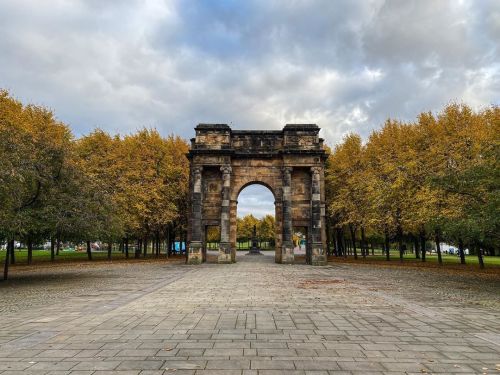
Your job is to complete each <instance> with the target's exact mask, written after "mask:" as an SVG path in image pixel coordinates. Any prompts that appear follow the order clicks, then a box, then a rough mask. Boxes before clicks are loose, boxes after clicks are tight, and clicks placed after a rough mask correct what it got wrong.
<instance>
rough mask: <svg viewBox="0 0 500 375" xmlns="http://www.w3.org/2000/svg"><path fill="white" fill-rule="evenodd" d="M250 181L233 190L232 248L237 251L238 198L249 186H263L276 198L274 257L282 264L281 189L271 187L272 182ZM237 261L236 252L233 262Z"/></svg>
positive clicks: (238, 185)
mask: <svg viewBox="0 0 500 375" xmlns="http://www.w3.org/2000/svg"><path fill="white" fill-rule="evenodd" d="M248 180H249V181H241V182H240V183H239V184H237V185H235V186H234V189H233V195H232V196H231V198H233V197H234V199H231V211H230V212H231V214H230V218H231V229H230V233H231V235H230V241H231V246H232V247H233V248H234V249H236V247H237V246H236V245H237V244H236V240H237V235H238V233H237V217H238V197H239V196H240V193H241V192H242V191H243V190H244V189H245V188H246V187H248V186H251V185H261V186H264V187H266V188H267V189H268V190H269V191H270V192H271V194H272V195H273V197H274V220H275V225H276V227H275V235H274V242H275V251H274V256H275V261H276V262H277V263H279V262H280V260H281V251H280V250H279V249H281V231H282V228H281V222H282V220H281V197H280V194H279V193H277V191H279V189H280V188H279V187H274V188H273V186H272V185H271V184H272V182H271V181H267V182H265V181H263V179H248ZM235 260H236V250H235V251H234V259H233V260H232V261H235Z"/></svg>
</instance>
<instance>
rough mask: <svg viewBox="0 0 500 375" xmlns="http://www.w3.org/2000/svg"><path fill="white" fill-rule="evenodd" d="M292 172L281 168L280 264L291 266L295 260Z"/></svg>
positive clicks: (287, 168)
mask: <svg viewBox="0 0 500 375" xmlns="http://www.w3.org/2000/svg"><path fill="white" fill-rule="evenodd" d="M292 170H293V168H291V167H284V168H283V201H282V210H283V214H282V218H283V235H282V250H281V263H288V264H292V263H293V262H294V260H295V258H294V255H293V239H292V234H293V233H292V232H293V227H292Z"/></svg>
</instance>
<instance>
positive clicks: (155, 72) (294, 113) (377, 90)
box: [0, 0, 500, 144]
mask: <svg viewBox="0 0 500 375" xmlns="http://www.w3.org/2000/svg"><path fill="white" fill-rule="evenodd" d="M499 8H500V5H499V3H498V2H496V1H480V2H472V1H439V2H436V1H431V0H428V1H404V2H401V1H383V0H373V1H329V0H324V1H309V0H297V1H291V2H282V1H269V0H261V1H255V2H236V1H210V2H205V1H161V0H149V1H138V0H137V1H132V2H123V3H122V2H116V1H110V0H108V1H97V0H92V1H89V0H86V1H84V0H81V1H72V2H55V3H52V4H51V6H50V7H48V6H46V5H43V4H42V3H41V2H39V1H36V0H19V1H15V2H9V1H0V31H1V34H0V49H1V50H2V51H6V52H7V53H2V54H1V55H0V86H1V87H6V88H8V89H10V90H11V92H12V94H13V95H15V96H17V97H19V98H20V99H22V100H24V101H32V102H36V103H39V104H44V105H47V106H49V107H51V108H53V109H54V111H55V112H56V114H57V115H58V117H59V118H60V119H61V120H63V121H65V122H68V123H69V124H70V125H71V126H72V127H73V129H74V130H75V132H76V133H77V135H80V134H85V133H87V132H88V131H90V130H91V129H92V128H93V127H95V126H100V127H102V128H104V129H107V130H110V131H112V132H130V131H133V130H135V129H137V128H139V127H142V126H156V127H158V128H159V129H160V131H161V132H162V133H164V134H168V133H171V132H174V133H178V134H180V135H182V136H184V137H186V138H189V137H191V136H192V135H193V130H192V129H193V126H194V125H195V124H196V123H198V122H212V121H213V122H228V123H233V126H234V127H237V128H257V129H276V128H280V127H282V126H283V125H284V124H285V123H286V122H301V121H304V122H316V123H318V124H319V125H320V126H321V127H322V128H323V130H322V136H324V137H325V138H326V140H327V142H328V143H329V144H334V143H336V142H338V141H339V140H340V139H341V137H342V136H343V135H344V134H345V133H347V132H353V131H354V132H359V133H361V135H362V136H363V137H366V136H368V135H369V133H370V132H371V131H372V130H373V129H374V128H377V127H379V126H380V125H381V124H382V123H383V121H384V120H385V119H386V118H387V117H388V116H391V117H396V118H400V119H403V120H411V119H413V118H414V117H415V116H416V115H417V114H418V113H419V112H421V111H425V110H438V109H439V108H441V107H442V106H443V105H444V104H446V103H447V102H449V101H450V100H464V101H466V102H468V103H470V104H471V105H473V106H476V107H479V106H486V105H489V104H492V103H495V104H498V102H499V97H500V95H499V94H500V89H499V86H500V77H499V74H500V73H499V72H500V67H499V63H498V61H499V58H498V46H497V44H498V43H497V41H498V40H500V35H499V33H500V26H499V25H500V10H499Z"/></svg>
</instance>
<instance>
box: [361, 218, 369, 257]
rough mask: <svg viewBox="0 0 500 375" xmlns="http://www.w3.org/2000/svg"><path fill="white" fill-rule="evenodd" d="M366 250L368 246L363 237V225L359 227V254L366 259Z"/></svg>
mask: <svg viewBox="0 0 500 375" xmlns="http://www.w3.org/2000/svg"><path fill="white" fill-rule="evenodd" d="M367 251H368V246H367V244H366V237H365V227H363V226H362V227H361V254H362V255H363V259H366V252H367Z"/></svg>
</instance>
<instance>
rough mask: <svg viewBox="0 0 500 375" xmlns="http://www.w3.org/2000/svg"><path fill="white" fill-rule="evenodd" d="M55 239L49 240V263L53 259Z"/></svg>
mask: <svg viewBox="0 0 500 375" xmlns="http://www.w3.org/2000/svg"><path fill="white" fill-rule="evenodd" d="M55 246H56V243H55V239H54V237H51V238H50V261H51V262H53V261H54V258H55Z"/></svg>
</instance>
